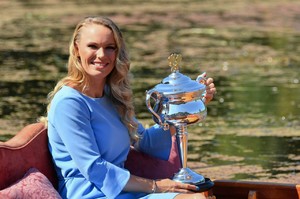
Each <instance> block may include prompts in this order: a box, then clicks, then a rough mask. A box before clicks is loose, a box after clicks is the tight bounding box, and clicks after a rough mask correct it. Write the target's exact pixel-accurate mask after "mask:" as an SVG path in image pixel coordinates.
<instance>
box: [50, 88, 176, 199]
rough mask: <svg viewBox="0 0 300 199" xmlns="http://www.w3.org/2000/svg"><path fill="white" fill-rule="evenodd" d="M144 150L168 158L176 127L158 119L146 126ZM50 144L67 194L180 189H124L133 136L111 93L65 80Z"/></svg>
mask: <svg viewBox="0 0 300 199" xmlns="http://www.w3.org/2000/svg"><path fill="white" fill-rule="evenodd" d="M138 133H139V134H140V135H141V136H142V139H141V140H140V141H139V150H141V151H143V152H146V153H148V154H150V155H152V156H155V157H157V158H161V159H165V160H167V159H168V157H169V153H170V149H171V144H172V143H171V136H170V133H168V132H165V131H164V130H162V129H161V128H159V127H158V125H154V126H153V127H151V128H149V129H144V128H143V126H142V125H139V128H138ZM48 137H49V149H50V152H51V154H52V157H53V160H54V163H55V166H56V172H57V175H58V179H59V186H58V191H59V193H60V195H61V196H62V197H63V198H71V199H79V198H80V199H84V198H92V199H95V198H117V199H132V198H156V199H158V198H164V199H168V198H174V197H175V196H176V195H177V193H160V194H148V195H147V194H146V193H133V192H130V193H129V192H123V191H122V190H123V188H124V186H125V185H126V183H127V181H128V180H129V177H130V173H129V171H128V170H126V169H125V168H124V162H125V161H126V158H127V155H128V152H129V149H130V138H129V136H128V133H127V129H126V127H125V126H124V125H123V123H122V122H121V120H120V116H119V115H118V113H117V111H116V109H115V107H114V106H113V105H112V103H111V101H110V99H109V98H108V96H106V95H104V96H103V97H102V98H90V97H88V96H85V95H83V94H82V93H80V92H78V91H77V90H75V89H73V88H71V87H68V86H64V87H63V88H62V89H61V90H60V91H58V92H57V94H56V95H55V97H54V98H53V100H52V103H51V109H50V111H49V114H48Z"/></svg>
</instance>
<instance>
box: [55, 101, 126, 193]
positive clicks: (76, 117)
mask: <svg viewBox="0 0 300 199" xmlns="http://www.w3.org/2000/svg"><path fill="white" fill-rule="evenodd" d="M53 114H54V116H55V117H54V119H53V125H54V127H55V128H56V131H57V132H58V133H59V136H60V137H61V140H62V142H63V144H64V145H65V147H66V149H67V151H68V153H69V154H70V156H71V158H72V160H73V161H74V164H75V167H77V168H78V169H79V171H80V172H81V174H82V175H83V176H84V177H85V178H86V179H87V180H88V181H90V182H91V183H93V184H94V185H95V186H96V187H98V188H99V189H100V190H101V191H102V192H103V193H104V194H105V195H106V196H107V197H108V198H115V197H116V196H117V195H118V194H119V193H120V192H121V191H122V189H123V188H124V186H125V185H126V183H127V181H128V180H129V177H130V173H129V171H127V170H126V169H123V168H120V167H118V166H116V165H114V164H112V163H110V162H107V161H106V160H104V159H103V158H102V156H101V154H100V151H99V150H98V146H97V142H96V139H95V137H94V132H93V129H92V127H91V123H90V117H91V115H90V111H89V108H88V106H87V104H86V103H84V102H83V101H81V100H80V99H76V98H71V99H70V98H67V99H63V100H62V101H60V102H59V103H58V104H57V106H56V107H55V110H54V113H53Z"/></svg>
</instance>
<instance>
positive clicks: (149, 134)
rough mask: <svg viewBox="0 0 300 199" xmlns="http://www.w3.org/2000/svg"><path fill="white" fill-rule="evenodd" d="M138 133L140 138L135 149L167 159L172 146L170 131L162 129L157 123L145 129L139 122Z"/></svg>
mask: <svg viewBox="0 0 300 199" xmlns="http://www.w3.org/2000/svg"><path fill="white" fill-rule="evenodd" d="M138 134H139V135H140V140H139V141H138V144H137V145H136V146H137V149H138V150H140V151H142V152H144V153H147V154H149V155H151V156H153V157H156V158H159V159H163V160H168V159H169V156H170V151H171V147H172V139H171V133H170V131H169V130H167V131H165V130H163V129H162V128H161V127H160V126H159V125H157V124H155V125H154V126H152V127H150V128H148V129H145V128H144V127H143V125H142V124H140V123H139V126H138Z"/></svg>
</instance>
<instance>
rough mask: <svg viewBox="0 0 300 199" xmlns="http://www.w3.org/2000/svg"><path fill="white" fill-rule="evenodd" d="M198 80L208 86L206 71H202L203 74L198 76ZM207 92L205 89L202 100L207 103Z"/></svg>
mask: <svg viewBox="0 0 300 199" xmlns="http://www.w3.org/2000/svg"><path fill="white" fill-rule="evenodd" d="M196 82H198V83H200V84H203V85H204V86H205V88H206V85H205V82H206V72H204V73H202V74H201V75H199V76H198V77H197V78H196ZM205 94H206V89H205V91H204V92H203V94H202V99H201V100H202V102H203V103H205V101H206V99H205Z"/></svg>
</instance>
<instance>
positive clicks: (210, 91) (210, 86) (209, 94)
mask: <svg viewBox="0 0 300 199" xmlns="http://www.w3.org/2000/svg"><path fill="white" fill-rule="evenodd" d="M205 85H206V93H205V96H204V97H205V104H208V103H209V102H210V101H211V100H212V99H213V98H214V95H215V94H216V92H217V89H216V87H215V84H214V79H213V78H211V77H209V78H207V79H206V81H205Z"/></svg>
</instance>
